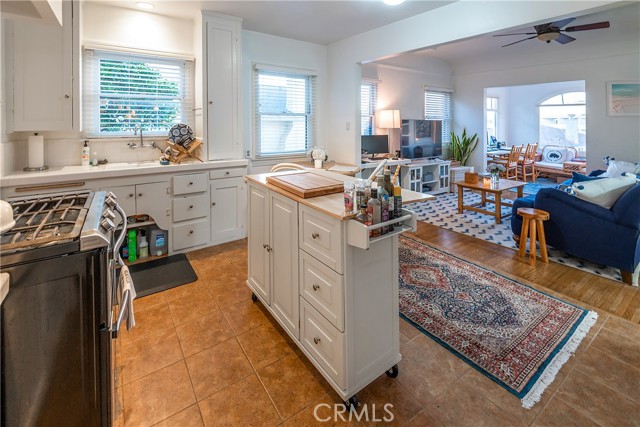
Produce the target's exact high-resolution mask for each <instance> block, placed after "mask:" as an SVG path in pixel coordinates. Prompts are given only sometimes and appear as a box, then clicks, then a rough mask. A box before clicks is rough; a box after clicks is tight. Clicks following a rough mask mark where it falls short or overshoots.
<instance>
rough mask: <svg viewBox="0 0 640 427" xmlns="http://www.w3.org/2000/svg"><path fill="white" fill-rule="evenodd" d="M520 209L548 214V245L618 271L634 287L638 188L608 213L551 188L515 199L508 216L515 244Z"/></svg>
mask: <svg viewBox="0 0 640 427" xmlns="http://www.w3.org/2000/svg"><path fill="white" fill-rule="evenodd" d="M598 172H601V171H598ZM596 173H597V172H596ZM596 173H594V172H592V173H591V175H595V174H596ZM521 207H533V208H536V209H542V210H544V211H547V212H549V214H550V219H549V220H548V221H545V222H544V232H545V237H546V239H547V244H548V245H550V246H553V247H554V248H556V249H560V250H563V251H565V252H567V253H568V254H571V255H573V256H576V257H578V258H583V259H586V260H589V261H592V262H595V263H598V264H604V265H608V266H610V267H614V268H619V269H620V271H621V273H622V279H623V281H624V282H625V283H630V284H634V285H637V284H638V270H640V267H639V264H640V184H636V185H635V186H634V187H632V188H631V189H629V190H627V191H626V192H625V193H624V194H623V195H622V196H621V197H620V198H619V199H618V201H617V202H616V203H615V204H614V205H613V207H612V208H611V209H606V208H603V207H601V206H598V205H595V204H593V203H589V202H585V201H584V200H580V199H578V198H576V197H575V196H571V195H569V194H567V193H565V192H563V191H560V190H558V189H555V188H543V189H541V190H540V191H538V193H537V194H536V195H535V196H527V197H521V198H519V199H516V201H515V202H514V204H513V212H514V215H512V216H511V231H513V234H514V235H515V236H517V237H516V240H519V236H520V230H521V229H522V217H521V216H520V215H517V214H515V213H516V212H517V210H518V208H521ZM634 272H635V274H634Z"/></svg>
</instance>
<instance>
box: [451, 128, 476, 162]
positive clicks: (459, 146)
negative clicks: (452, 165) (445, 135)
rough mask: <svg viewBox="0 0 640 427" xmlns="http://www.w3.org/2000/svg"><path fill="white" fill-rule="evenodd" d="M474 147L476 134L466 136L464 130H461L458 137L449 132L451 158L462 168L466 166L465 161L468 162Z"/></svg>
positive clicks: (465, 130)
mask: <svg viewBox="0 0 640 427" xmlns="http://www.w3.org/2000/svg"><path fill="white" fill-rule="evenodd" d="M476 145H478V134H477V133H474V134H473V135H472V136H468V135H467V129H466V128H465V129H463V130H462V135H461V136H458V135H456V134H455V133H454V132H453V131H451V158H452V159H453V160H457V161H459V162H460V164H461V165H462V166H466V164H467V160H469V157H470V156H471V153H472V152H473V150H475V148H476Z"/></svg>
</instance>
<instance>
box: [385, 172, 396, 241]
mask: <svg viewBox="0 0 640 427" xmlns="http://www.w3.org/2000/svg"><path fill="white" fill-rule="evenodd" d="M384 189H385V190H386V191H387V194H388V195H389V220H392V219H393V218H395V215H396V214H395V201H394V195H395V193H394V190H393V184H392V183H391V169H389V168H386V169H385V170H384ZM389 231H393V224H389Z"/></svg>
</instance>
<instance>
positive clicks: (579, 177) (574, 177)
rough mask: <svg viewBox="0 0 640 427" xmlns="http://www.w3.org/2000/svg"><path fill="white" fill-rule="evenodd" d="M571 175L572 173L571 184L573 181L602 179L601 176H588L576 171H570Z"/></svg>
mask: <svg viewBox="0 0 640 427" xmlns="http://www.w3.org/2000/svg"><path fill="white" fill-rule="evenodd" d="M571 175H572V178H571V183H572V184H573V183H574V182H585V181H593V180H594V179H602V177H601V176H588V175H583V174H581V173H578V172H571Z"/></svg>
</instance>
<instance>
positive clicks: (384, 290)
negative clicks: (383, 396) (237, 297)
mask: <svg viewBox="0 0 640 427" xmlns="http://www.w3.org/2000/svg"><path fill="white" fill-rule="evenodd" d="M288 173H299V171H297V172H280V173H275V174H261V175H249V176H247V177H246V179H247V182H248V184H249V185H248V187H249V195H248V199H249V213H248V222H249V227H248V235H249V247H248V251H249V275H248V280H247V283H248V285H249V287H250V288H251V290H252V291H253V297H254V301H257V300H258V299H259V300H260V301H261V302H262V303H263V304H264V305H265V307H266V308H267V309H268V310H269V312H270V313H271V314H272V315H273V316H274V318H275V319H276V320H277V321H278V322H279V323H280V325H281V326H282V327H283V328H284V330H285V331H286V332H287V333H288V334H289V336H290V337H291V338H292V339H293V340H294V342H295V343H296V344H297V345H298V346H299V347H300V349H301V350H302V352H304V354H305V355H306V356H307V357H308V358H309V360H310V361H311V362H312V363H313V364H314V365H315V366H316V368H317V369H318V370H319V371H320V373H321V374H322V375H323V376H324V377H325V379H326V380H327V381H328V382H329V384H331V386H332V387H333V389H334V390H335V391H336V392H337V393H338V394H339V395H340V396H341V397H342V399H344V400H345V401H348V402H349V404H351V405H354V406H357V398H356V396H355V395H356V393H357V392H358V391H360V390H361V389H363V388H364V387H366V386H367V385H368V384H369V383H371V382H372V381H373V380H374V379H376V378H377V377H378V376H380V375H381V374H383V373H385V372H387V374H388V375H390V376H392V377H395V376H396V375H397V374H398V368H397V363H398V362H399V361H400V359H401V355H400V341H399V317H398V310H399V308H398V235H399V234H400V233H402V232H404V231H408V230H415V226H416V216H415V214H414V213H412V212H410V211H407V210H403V216H402V217H401V218H399V219H394V220H392V221H393V222H396V226H395V229H394V231H393V232H391V233H389V234H386V235H384V236H380V237H375V238H369V230H370V229H371V228H375V227H376V226H372V227H367V226H365V225H364V224H361V223H359V222H357V221H355V220H354V219H353V218H354V215H353V214H345V213H344V204H343V194H342V193H337V194H331V195H326V196H319V197H313V198H307V199H303V198H301V197H298V196H296V195H294V194H292V193H289V192H287V191H285V190H283V189H281V188H278V187H276V186H273V185H271V184H269V183H267V180H266V178H267V177H268V176H272V175H282V174H288ZM309 173H315V174H319V175H324V176H329V177H331V178H334V179H336V180H339V181H347V180H353V179H354V178H351V177H346V176H344V175H339V174H334V173H331V172H326V171H321V170H318V171H315V170H314V171H309ZM402 194H403V201H404V203H410V202H415V201H420V200H427V199H430V198H433V196H428V195H424V194H421V193H416V192H412V191H408V190H402Z"/></svg>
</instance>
